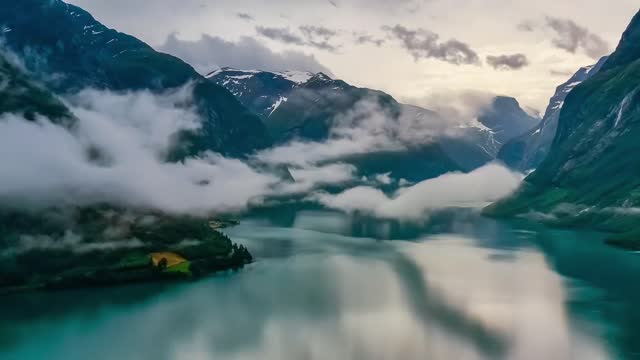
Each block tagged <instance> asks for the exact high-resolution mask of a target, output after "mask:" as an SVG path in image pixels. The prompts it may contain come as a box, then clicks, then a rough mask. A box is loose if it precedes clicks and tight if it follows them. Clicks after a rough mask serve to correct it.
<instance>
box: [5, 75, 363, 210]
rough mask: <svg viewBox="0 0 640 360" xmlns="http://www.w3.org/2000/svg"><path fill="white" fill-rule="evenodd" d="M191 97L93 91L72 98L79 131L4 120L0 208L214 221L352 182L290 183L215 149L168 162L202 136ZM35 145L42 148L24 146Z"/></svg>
mask: <svg viewBox="0 0 640 360" xmlns="http://www.w3.org/2000/svg"><path fill="white" fill-rule="evenodd" d="M192 90H193V89H192V87H191V86H185V87H183V88H180V89H177V90H173V91H169V92H166V93H164V94H153V93H150V92H148V91H140V92H125V93H114V92H107V91H98V90H85V91H82V92H80V93H78V94H76V95H74V96H72V97H69V98H67V99H65V101H66V103H67V105H68V106H69V108H70V109H71V111H72V112H73V114H74V115H75V117H76V121H75V124H74V125H73V127H72V128H66V127H63V126H60V125H56V124H53V123H52V122H50V121H49V120H47V119H45V118H39V119H38V120H37V121H34V122H30V121H27V120H25V119H23V118H21V117H18V116H15V115H5V116H3V117H1V118H0V164H3V169H2V171H0V203H2V204H3V206H4V207H7V208H15V209H27V210H30V209H35V210H44V209H47V208H51V207H83V206H91V205H95V204H104V203H107V204H111V205H115V206H120V207H124V208H130V209H139V210H154V211H156V210H157V211H162V212H165V213H170V214H194V215H206V214H209V213H210V212H235V211H242V210H244V209H246V208H247V207H249V206H251V205H252V204H260V203H262V202H263V201H264V200H265V199H267V198H269V197H273V196H281V195H288V194H299V193H306V192H308V191H312V190H314V189H315V188H317V187H318V186H321V185H333V184H344V183H347V182H350V181H352V180H354V173H355V172H356V169H355V168H354V167H353V166H351V165H346V164H339V163H337V164H336V163H333V164H320V165H316V164H310V163H304V164H302V163H301V164H298V165H295V166H292V168H291V174H292V175H293V177H294V178H295V180H296V181H295V182H293V183H292V182H290V181H288V180H287V179H286V178H284V179H283V178H282V177H281V176H279V175H277V174H276V173H275V172H271V171H269V170H265V169H268V168H269V167H268V166H267V167H265V166H263V165H264V163H261V164H256V162H255V161H256V160H257V158H256V159H252V160H253V161H251V162H246V161H241V160H237V159H229V158H225V157H223V156H221V155H219V154H216V153H211V152H208V153H204V154H201V155H198V156H193V157H190V158H187V159H185V160H183V161H181V162H178V163H173V162H167V161H166V158H167V154H169V153H170V152H171V151H172V150H173V149H175V148H176V146H178V145H179V144H178V143H177V141H176V140H177V135H178V134H179V133H181V132H183V131H198V130H199V129H200V126H201V123H200V118H199V117H198V116H197V115H196V112H195V111H194V109H193V108H192V107H191V106H189V104H193V99H192ZM27 142H28V143H33V144H38V146H24V144H25V143H27ZM272 151H276V152H277V151H278V149H277V148H276V149H272ZM16 159H20V160H19V161H16ZM267 164H269V163H267ZM43 174H46V176H43ZM229 189H233V191H229Z"/></svg>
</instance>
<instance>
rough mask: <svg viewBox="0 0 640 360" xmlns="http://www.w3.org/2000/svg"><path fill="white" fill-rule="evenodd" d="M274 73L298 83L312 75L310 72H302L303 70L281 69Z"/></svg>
mask: <svg viewBox="0 0 640 360" xmlns="http://www.w3.org/2000/svg"><path fill="white" fill-rule="evenodd" d="M274 74H276V75H279V76H281V77H283V78H284V79H286V80H289V81H291V82H293V83H296V84H298V85H301V84H304V83H306V82H307V81H309V79H311V78H312V77H313V74H312V73H310V72H304V71H282V72H276V73H274Z"/></svg>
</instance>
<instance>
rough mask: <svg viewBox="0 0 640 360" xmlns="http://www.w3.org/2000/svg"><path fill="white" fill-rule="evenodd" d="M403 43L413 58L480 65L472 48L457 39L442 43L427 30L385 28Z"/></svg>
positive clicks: (397, 26)
mask: <svg viewBox="0 0 640 360" xmlns="http://www.w3.org/2000/svg"><path fill="white" fill-rule="evenodd" d="M383 29H384V30H385V31H387V32H388V33H389V35H390V36H391V37H393V38H395V39H397V40H399V41H400V42H401V45H402V47H403V48H404V49H405V50H407V51H408V52H409V53H410V54H411V56H413V58H414V59H415V60H416V61H418V60H420V59H437V60H441V61H445V62H448V63H450V64H454V65H479V64H480V58H479V56H478V54H477V53H476V52H475V51H474V50H473V49H471V47H470V46H469V45H468V44H466V43H464V42H462V41H460V40H457V39H450V40H447V41H441V40H440V36H439V35H438V34H436V33H434V32H431V31H429V30H425V29H421V28H419V29H409V28H406V27H404V26H402V25H396V26H394V27H388V26H385V27H384V28H383Z"/></svg>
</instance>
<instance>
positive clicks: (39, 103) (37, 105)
mask: <svg viewBox="0 0 640 360" xmlns="http://www.w3.org/2000/svg"><path fill="white" fill-rule="evenodd" d="M5 113H15V114H19V115H22V116H23V117H24V118H25V119H27V120H35V118H36V115H41V116H46V117H48V118H50V119H52V120H54V121H55V120H61V119H70V118H71V113H70V112H69V110H68V109H67V108H66V107H65V106H64V105H63V104H62V103H61V102H60V101H59V100H58V99H57V98H56V97H55V96H54V95H53V94H51V93H50V92H49V91H47V90H45V89H44V88H42V87H40V86H37V85H36V84H35V83H33V82H32V81H31V80H30V79H29V78H28V77H27V76H26V75H25V74H24V73H23V72H22V71H21V70H20V69H18V68H17V67H16V66H14V65H13V64H11V63H10V62H9V61H8V60H7V59H6V58H5V57H4V56H3V55H2V54H0V114H5Z"/></svg>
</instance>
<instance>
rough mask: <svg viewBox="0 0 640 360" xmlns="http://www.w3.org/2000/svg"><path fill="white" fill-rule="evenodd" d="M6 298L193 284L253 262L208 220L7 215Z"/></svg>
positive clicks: (2, 264)
mask: <svg viewBox="0 0 640 360" xmlns="http://www.w3.org/2000/svg"><path fill="white" fill-rule="evenodd" d="M0 234H1V235H0V248H1V249H2V250H1V251H0V293H2V292H12V291H21V290H29V289H63V288H76V287H94V286H107V285H117V284H123V283H131V282H146V281H162V280H176V279H191V278H196V277H200V276H204V275H207V274H210V273H212V272H216V271H224V270H233V269H238V268H241V267H243V266H244V265H246V264H248V263H250V262H251V261H252V257H251V254H250V253H249V251H248V250H247V249H246V248H245V247H244V246H241V245H237V244H234V243H233V242H232V241H231V240H230V239H229V238H228V237H226V236H225V235H223V234H222V233H219V232H217V231H215V230H213V229H212V228H211V227H210V226H209V224H208V221H207V220H206V219H197V218H190V217H175V216H166V215H163V214H157V213H137V212H133V211H124V210H120V209H114V208H110V207H106V206H104V207H94V208H85V209H75V210H68V209H52V210H50V211H46V212H39V213H22V212H3V213H0Z"/></svg>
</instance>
